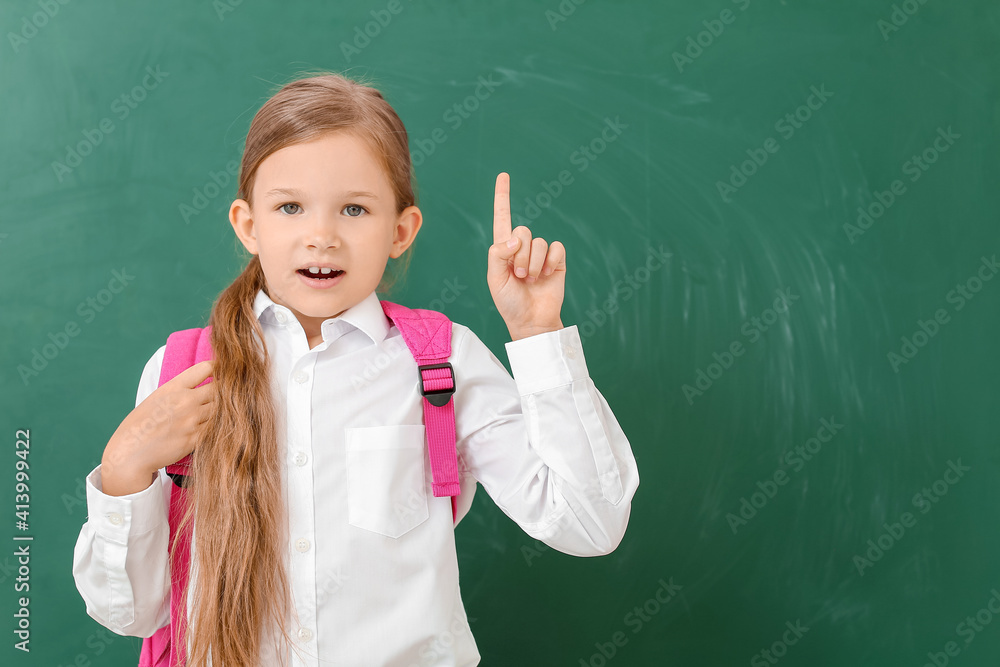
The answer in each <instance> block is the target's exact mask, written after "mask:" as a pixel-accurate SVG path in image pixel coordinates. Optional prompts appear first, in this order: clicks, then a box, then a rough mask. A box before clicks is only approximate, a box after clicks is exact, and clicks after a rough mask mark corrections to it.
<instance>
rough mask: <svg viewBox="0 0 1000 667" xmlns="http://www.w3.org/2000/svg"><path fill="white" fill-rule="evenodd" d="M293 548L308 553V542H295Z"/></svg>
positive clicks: (300, 540)
mask: <svg viewBox="0 0 1000 667" xmlns="http://www.w3.org/2000/svg"><path fill="white" fill-rule="evenodd" d="M295 548H296V549H298V550H299V551H301V552H303V553H304V552H306V551H309V540H307V539H305V538H302V539H299V540H296V541H295Z"/></svg>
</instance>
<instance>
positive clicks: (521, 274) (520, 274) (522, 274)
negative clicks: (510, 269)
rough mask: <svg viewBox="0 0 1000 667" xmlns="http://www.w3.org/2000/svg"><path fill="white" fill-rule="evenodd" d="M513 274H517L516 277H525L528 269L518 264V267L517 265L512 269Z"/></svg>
mask: <svg viewBox="0 0 1000 667" xmlns="http://www.w3.org/2000/svg"><path fill="white" fill-rule="evenodd" d="M514 274H515V275H516V276H517V277H518V278H523V277H525V276H526V275H528V269H525V268H523V267H520V266H519V267H517V268H516V269H514Z"/></svg>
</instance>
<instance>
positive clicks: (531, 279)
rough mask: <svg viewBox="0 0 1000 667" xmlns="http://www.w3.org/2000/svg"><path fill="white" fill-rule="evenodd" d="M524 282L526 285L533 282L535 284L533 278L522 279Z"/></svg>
mask: <svg viewBox="0 0 1000 667" xmlns="http://www.w3.org/2000/svg"><path fill="white" fill-rule="evenodd" d="M524 282H526V283H533V282H535V276H528V277H527V278H525V279H524Z"/></svg>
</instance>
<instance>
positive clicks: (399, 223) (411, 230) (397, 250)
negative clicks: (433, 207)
mask: <svg viewBox="0 0 1000 667" xmlns="http://www.w3.org/2000/svg"><path fill="white" fill-rule="evenodd" d="M423 220H424V219H423V214H422V213H421V212H420V209H419V208H417V207H416V206H407V207H406V208H404V209H403V212H402V213H400V214H399V218H398V219H397V220H396V228H395V230H394V231H393V240H392V250H390V251H389V257H392V258H393V259H395V258H397V257H399V256H400V255H402V254H403V253H404V252H406V249H407V248H409V247H410V245H411V244H412V243H413V241H414V240H415V239H416V238H417V232H418V231H420V225H422V224H423Z"/></svg>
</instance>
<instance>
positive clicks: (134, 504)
mask: <svg viewBox="0 0 1000 667" xmlns="http://www.w3.org/2000/svg"><path fill="white" fill-rule="evenodd" d="M103 489H104V487H103V485H102V482H101V466H100V465H98V466H97V467H96V468H94V469H93V470H92V471H91V473H90V474H89V475H87V516H88V519H89V520H91V521H93V522H94V527H95V529H96V530H97V533H98V534H100V535H101V536H102V537H103V538H104V539H106V540H108V541H110V542H115V543H116V544H125V545H127V544H128V536H129V534H132V535H142V534H143V533H146V532H149V531H150V530H152V529H153V528H154V527H155V526H156V525H157V524H158V523H159V522H162V521H163V519H164V518H165V517H166V515H167V508H166V505H165V504H164V501H163V489H162V487H161V484H160V475H159V474H157V476H156V479H155V480H153V483H152V484H150V485H149V486H148V487H146V488H145V489H143V490H142V491H136V492H135V493H129V494H127V495H124V496H109V495H107V494H106V493H104V490H103Z"/></svg>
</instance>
